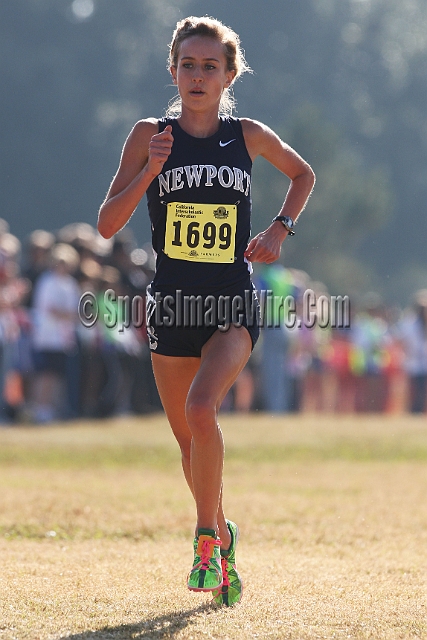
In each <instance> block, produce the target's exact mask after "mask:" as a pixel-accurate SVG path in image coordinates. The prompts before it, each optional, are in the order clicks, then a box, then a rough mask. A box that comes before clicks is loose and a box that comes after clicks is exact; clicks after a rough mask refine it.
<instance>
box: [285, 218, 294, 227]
mask: <svg viewBox="0 0 427 640" xmlns="http://www.w3.org/2000/svg"><path fill="white" fill-rule="evenodd" d="M283 222H284V223H285V225H286V226H287V227H289V228H290V229H293V228H294V221H293V220H292V218H289V217H288V216H285V219H284V221H283Z"/></svg>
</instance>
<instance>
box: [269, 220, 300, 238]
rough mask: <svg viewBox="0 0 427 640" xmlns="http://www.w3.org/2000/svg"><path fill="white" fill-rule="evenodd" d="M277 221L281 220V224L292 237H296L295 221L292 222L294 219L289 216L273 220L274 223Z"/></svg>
mask: <svg viewBox="0 0 427 640" xmlns="http://www.w3.org/2000/svg"><path fill="white" fill-rule="evenodd" d="M276 220H279V222H281V223H282V224H283V226H284V227H285V229H286V231H287V232H288V233H289V235H290V236H294V235H295V231H294V229H295V221H294V220H292V218H290V217H289V216H276V217H275V218H273V222H276Z"/></svg>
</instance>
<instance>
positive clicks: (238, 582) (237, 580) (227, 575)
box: [213, 520, 243, 607]
mask: <svg viewBox="0 0 427 640" xmlns="http://www.w3.org/2000/svg"><path fill="white" fill-rule="evenodd" d="M226 522H227V527H228V529H229V531H230V533H231V545H230V548H229V550H228V552H226V553H227V555H223V554H224V551H221V556H222V557H221V567H222V578H223V582H222V586H221V587H219V589H216V590H215V591H214V592H213V596H214V602H216V604H223V605H225V606H226V607H231V606H232V605H233V604H237V603H238V602H240V600H241V599H242V593H243V582H242V579H241V577H240V576H239V573H238V571H237V569H236V545H237V542H238V540H239V527H238V526H237V524H235V523H234V522H231V520H227V521H226Z"/></svg>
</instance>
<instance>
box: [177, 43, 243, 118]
mask: <svg viewBox="0 0 427 640" xmlns="http://www.w3.org/2000/svg"><path fill="white" fill-rule="evenodd" d="M171 74H172V77H173V80H174V84H176V85H177V86H178V91H179V94H180V96H181V99H182V102H183V105H185V106H188V107H190V108H192V109H197V110H199V109H205V108H206V107H207V106H212V105H219V103H220V100H221V95H222V92H223V91H224V89H226V88H227V87H229V86H230V84H231V82H232V80H233V78H234V71H227V59H226V57H225V53H224V46H223V44H222V43H221V42H219V41H218V40H215V39H214V38H210V37H206V36H191V37H190V38H187V39H186V40H184V42H183V43H182V44H181V47H180V50H179V55H178V63H177V66H176V67H171Z"/></svg>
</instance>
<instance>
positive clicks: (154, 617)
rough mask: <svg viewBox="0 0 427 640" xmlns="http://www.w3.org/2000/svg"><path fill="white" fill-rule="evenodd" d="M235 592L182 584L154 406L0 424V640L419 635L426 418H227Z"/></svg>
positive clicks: (174, 472) (183, 502)
mask: <svg viewBox="0 0 427 640" xmlns="http://www.w3.org/2000/svg"><path fill="white" fill-rule="evenodd" d="M221 424H222V427H223V431H224V435H225V440H226V446H227V453H226V468H225V506H226V511H227V513H228V514H229V517H231V518H232V519H234V520H236V521H237V522H238V523H239V525H240V529H241V542H240V544H239V549H238V563H239V570H240V571H241V573H242V576H243V578H244V581H245V590H244V597H243V600H242V602H241V604H240V605H238V606H236V607H234V608H230V609H221V608H216V607H215V606H212V605H211V603H210V597H209V596H208V595H204V594H194V593H190V592H189V591H188V590H187V589H186V586H185V578H186V574H187V572H188V570H189V568H190V566H191V561H192V546H191V539H192V532H193V528H194V507H193V503H192V498H191V496H190V494H189V491H188V489H187V487H186V485H185V483H184V480H183V476H182V473H181V469H180V462H179V456H178V451H177V447H176V445H175V443H174V441H173V439H172V436H171V435H170V433H169V428H168V426H167V423H166V421H165V419H164V418H163V417H162V416H156V417H149V418H130V419H120V420H116V421H107V422H92V423H78V424H77V423H76V424H68V425H67V426H61V425H58V426H52V427H48V428H47V427H45V428H35V427H33V428H29V427H27V428H13V429H3V430H0V487H1V493H0V558H1V562H0V568H1V571H0V639H1V640H12V639H14V640H15V639H17V640H21V639H24V638H25V639H29V640H50V639H61V640H104V639H112V640H116V639H117V640H118V639H128V638H129V639H130V638H135V639H137V640H142V639H148V638H175V639H177V640H181V639H190V638H194V639H196V638H197V639H199V638H221V639H222V638H224V639H226V638H230V639H234V638H243V639H246V638H248V639H251V638H272V639H274V638H292V639H305V638H357V639H362V638H363V639H365V638H370V639H373V640H377V639H383V638H388V639H392V640H394V639H398V638H427V597H426V596H427V577H426V576H427V420H426V418H425V416H424V417H418V418H417V417H411V416H402V417H395V418H391V417H384V416H366V417H360V416H359V417H337V416H334V417H327V416H321V417H317V416H291V417H276V418H271V417H268V416H265V415H259V416H253V415H251V416H237V415H235V416H232V415H230V416H228V415H225V416H224V417H223V418H222V421H221Z"/></svg>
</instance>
